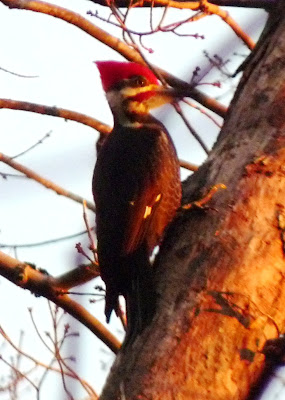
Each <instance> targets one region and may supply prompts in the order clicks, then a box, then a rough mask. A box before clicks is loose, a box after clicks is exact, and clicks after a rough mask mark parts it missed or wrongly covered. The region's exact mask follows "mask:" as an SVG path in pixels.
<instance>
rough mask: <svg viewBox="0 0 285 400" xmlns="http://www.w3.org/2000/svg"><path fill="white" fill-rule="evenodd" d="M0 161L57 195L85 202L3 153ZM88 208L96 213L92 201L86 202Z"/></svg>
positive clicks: (0, 154) (0, 155)
mask: <svg viewBox="0 0 285 400" xmlns="http://www.w3.org/2000/svg"><path fill="white" fill-rule="evenodd" d="M0 161H2V162H3V163H5V164H7V165H9V166H10V167H12V168H14V169H15V170H17V171H19V172H22V173H23V174H25V175H26V176H27V177H28V178H30V179H33V180H34V181H36V182H38V183H40V184H41V185H43V186H45V187H46V188H47V189H51V190H53V191H54V192H55V193H57V194H59V195H61V196H64V197H67V198H69V199H71V200H74V201H76V202H77V203H80V204H82V202H83V200H84V199H83V198H82V197H81V196H79V195H77V194H75V193H72V192H70V191H69V190H66V189H64V188H62V187H61V186H59V185H57V184H55V183H53V182H52V181H50V180H48V179H46V178H43V177H42V176H40V175H39V174H37V173H36V172H34V171H33V170H31V169H29V168H27V167H25V166H24V165H22V164H20V163H18V162H17V161H14V160H12V158H10V157H8V156H6V155H5V154H3V153H0ZM86 206H87V207H88V208H89V209H90V210H92V211H95V206H94V204H93V203H91V202H90V201H86Z"/></svg>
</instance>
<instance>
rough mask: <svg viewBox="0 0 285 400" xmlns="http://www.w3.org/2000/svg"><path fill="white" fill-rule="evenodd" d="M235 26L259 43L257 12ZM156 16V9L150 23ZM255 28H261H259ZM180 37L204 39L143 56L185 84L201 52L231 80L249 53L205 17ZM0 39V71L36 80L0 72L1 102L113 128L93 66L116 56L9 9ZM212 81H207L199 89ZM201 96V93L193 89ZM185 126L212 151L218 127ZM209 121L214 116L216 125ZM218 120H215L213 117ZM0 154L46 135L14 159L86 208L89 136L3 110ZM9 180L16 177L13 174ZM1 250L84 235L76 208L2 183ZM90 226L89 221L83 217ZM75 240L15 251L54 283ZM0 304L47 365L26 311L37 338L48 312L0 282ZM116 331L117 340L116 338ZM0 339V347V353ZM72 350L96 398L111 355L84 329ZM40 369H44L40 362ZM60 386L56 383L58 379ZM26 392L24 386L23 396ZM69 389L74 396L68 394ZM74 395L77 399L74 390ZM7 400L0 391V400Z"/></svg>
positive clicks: (163, 44)
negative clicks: (218, 60) (67, 113)
mask: <svg viewBox="0 0 285 400" xmlns="http://www.w3.org/2000/svg"><path fill="white" fill-rule="evenodd" d="M57 4H59V5H61V6H63V7H64V6H66V7H72V9H73V10H75V11H77V12H79V13H81V14H82V15H84V16H85V17H86V18H88V19H90V20H92V21H94V23H95V24H97V25H99V26H101V27H102V28H103V29H105V30H108V31H109V32H111V33H112V34H115V35H119V31H118V29H117V28H114V27H111V26H109V25H107V24H106V23H104V22H101V21H98V20H96V19H94V18H91V17H89V16H87V15H86V12H87V11H88V10H89V9H91V10H93V11H95V10H96V9H97V10H99V13H100V15H102V16H105V17H107V16H108V11H107V10H105V9H103V8H102V7H99V6H96V5H95V4H93V3H91V2H87V1H83V0H82V1H78V0H77V1H76V0H73V1H71V0H66V1H58V2H57ZM228 11H230V12H231V13H232V15H233V16H234V17H235V18H236V19H237V21H238V22H239V24H240V25H241V26H242V27H243V28H244V29H245V30H246V31H247V32H248V33H249V34H251V35H252V36H253V37H254V38H257V37H258V34H259V33H260V29H261V28H262V21H264V19H265V13H264V12H263V11H261V10H259V11H257V10H251V11H246V12H245V11H243V10H242V9H233V8H231V9H228ZM133 14H134V17H133V22H132V27H133V28H135V29H137V30H149V26H148V24H147V23H146V21H149V10H136V11H134V12H133ZM159 15H161V11H160V10H158V9H157V10H155V17H157V18H158V17H159ZM188 15H189V12H187V11H186V12H185V11H179V10H173V11H172V12H171V13H170V17H171V19H173V20H179V19H180V18H181V19H183V18H186V16H188ZM258 27H259V28H258ZM185 32H188V33H193V34H195V33H199V34H201V35H205V40H199V39H194V38H191V37H183V38H178V37H177V36H174V35H172V34H157V35H155V36H148V37H146V38H145V40H144V43H145V45H146V46H149V47H151V48H152V49H153V50H154V53H153V54H148V55H147V57H148V59H149V61H150V62H152V63H154V64H157V65H158V66H160V67H162V68H164V69H166V70H168V71H169V72H171V73H172V74H175V75H177V76H179V77H181V78H184V79H185V80H190V79H191V75H192V71H193V70H194V69H195V67H196V66H197V65H199V66H200V67H201V68H202V71H204V70H205V71H207V70H208V68H209V63H208V62H207V60H206V59H205V58H202V51H203V50H204V49H207V51H208V52H209V53H210V54H211V55H214V54H219V55H222V56H223V57H225V59H228V58H230V59H231V61H230V62H229V63H228V64H227V69H228V70H229V72H230V73H232V72H234V71H235V69H236V67H237V66H238V65H239V63H240V62H241V61H242V60H243V58H241V57H239V56H234V55H233V54H232V52H233V51H234V50H235V48H236V46H238V45H239V48H238V49H237V51H238V52H239V53H242V54H247V50H246V48H245V46H244V45H242V44H241V43H240V41H239V39H237V38H236V36H235V34H234V33H233V32H232V31H231V29H230V28H229V27H228V26H227V25H226V24H224V23H223V22H222V21H221V20H220V19H219V18H217V17H208V18H205V19H202V20H201V21H199V22H197V23H193V24H191V25H188V26H187V27H186V28H185ZM0 37H1V38H2V43H1V53H0V54H1V57H0V68H4V69H7V70H10V71H14V72H16V73H19V74H25V75H29V76H33V75H36V76H38V77H37V78H25V79H24V78H20V77H17V76H14V75H11V74H8V73H6V72H4V71H2V70H1V69H0V87H1V97H6V98H11V99H18V100H25V101H31V102H35V103H42V104H46V105H50V106H53V105H56V106H59V107H64V108H68V109H71V110H74V111H79V112H83V113H85V114H88V115H91V116H93V117H95V118H98V119H100V120H101V121H103V122H106V123H109V124H112V117H111V113H110V111H109V108H108V106H107V103H106V100H105V98H104V95H103V92H102V89H101V86H100V82H99V75H98V72H97V71H96V68H95V66H94V64H93V61H95V60H104V59H117V60H121V59H122V57H121V56H119V55H118V54H116V53H115V52H114V51H111V50H109V49H107V48H106V46H104V45H103V44H101V43H99V42H97V41H96V40H95V39H94V38H92V37H90V36H89V35H87V34H86V33H85V32H82V31H80V30H79V29H78V28H76V27H74V26H71V25H69V24H67V23H65V22H63V21H60V20H56V19H54V18H52V17H50V16H47V15H41V14H38V13H33V12H27V11H21V10H10V9H8V8H7V7H5V6H3V5H1V4H0ZM214 80H216V78H215V77H214V75H213V74H212V73H211V74H210V75H208V76H207V77H206V78H204V79H203V80H202V81H203V82H205V81H206V82H212V81H214ZM201 88H202V89H203V90H204V89H206V87H205V86H202V87H201ZM207 90H208V91H209V93H211V95H213V96H220V97H221V101H225V102H227V101H228V100H229V95H228V94H227V93H228V91H229V87H228V85H227V84H224V85H223V86H222V88H221V89H218V88H213V87H207ZM158 115H159V116H160V117H161V118H163V117H164V118H165V119H164V122H165V124H166V125H167V127H168V129H169V130H170V133H171V134H172V136H173V139H174V141H175V144H176V146H177V151H178V154H179V157H180V158H182V159H186V160H188V161H190V162H194V163H200V162H202V160H203V159H204V157H205V154H204V152H203V150H201V148H200V147H199V146H198V145H197V143H196V142H195V140H193V138H192V137H191V136H190V135H189V133H188V132H187V131H186V130H185V128H184V127H183V124H182V123H181V121H180V119H179V117H178V116H177V115H175V113H174V112H173V110H172V109H171V108H170V107H168V108H167V112H166V111H165V109H164V110H163V109H162V110H161V111H160V112H159V113H158ZM188 118H189V119H190V121H191V123H192V124H193V126H194V127H195V128H196V129H197V130H198V131H199V133H200V135H201V137H202V138H203V139H204V140H205V141H206V142H207V143H208V145H211V144H212V143H213V142H214V140H215V137H216V135H217V133H218V128H217V127H216V126H215V125H214V124H213V123H212V122H210V121H209V120H208V119H207V118H205V116H203V115H201V114H199V113H198V112H197V111H191V112H190V111H189V113H188ZM216 118H217V117H216ZM217 120H219V121H220V122H221V120H220V119H219V118H217ZM0 124H1V134H0V149H1V150H0V151H1V152H3V153H5V154H7V155H9V156H13V155H15V154H17V153H18V152H21V151H22V150H24V149H26V148H28V147H29V146H31V145H33V144H34V143H35V142H37V140H39V139H40V138H42V137H43V136H44V135H45V134H46V133H47V132H49V131H51V136H50V137H49V138H48V139H46V140H45V141H44V143H43V144H42V145H40V146H38V147H37V148H36V149H35V150H32V151H30V152H28V153H27V154H25V155H24V156H22V157H20V158H19V159H18V161H19V162H21V163H23V164H24V165H25V166H28V167H30V168H32V169H33V170H35V171H36V172H38V173H39V174H41V175H43V176H45V177H46V178H49V179H51V180H53V181H54V182H56V183H57V184H59V185H62V186H63V187H64V188H67V189H69V190H71V191H73V192H75V193H78V194H80V195H81V196H83V197H85V198H86V199H88V200H91V201H92V194H91V178H92V173H93V167H94V163H95V141H96V139H97V134H96V132H95V131H94V130H93V129H91V128H88V127H86V126H83V125H80V124H77V123H75V122H70V121H68V122H66V121H64V120H61V119H58V118H53V117H47V116H42V115H36V114H31V113H25V112H15V111H10V110H1V111H0ZM0 172H14V171H12V170H11V169H10V168H8V167H6V166H5V165H4V164H3V165H2V164H0ZM16 173H17V172H16ZM0 201H1V203H0V204H1V207H0V243H8V244H13V245H17V244H23V243H33V242H38V241H42V240H48V239H52V238H57V237H61V236H65V235H70V234H73V233H77V232H80V231H82V230H84V223H83V220H82V207H81V206H80V205H79V204H77V203H74V202H72V201H71V200H69V199H65V198H63V197H59V196H57V195H56V194H54V193H53V192H51V191H48V190H46V189H44V188H42V187H41V186H40V185H39V184H37V183H35V182H32V181H28V180H25V179H15V178H9V179H8V180H4V179H2V178H1V177H0ZM89 215H90V221H91V224H93V221H94V216H93V214H92V213H89ZM78 241H81V243H82V244H83V245H85V246H86V245H87V243H86V241H85V240H84V238H83V237H80V238H78V239H74V240H69V241H66V242H63V243H61V242H60V243H57V244H52V245H48V246H41V247H33V248H27V249H22V248H21V249H17V256H18V258H19V259H20V260H23V261H29V262H32V263H35V264H36V265H37V267H41V268H45V269H47V270H48V272H49V273H50V274H52V275H57V274H61V273H63V272H64V271H66V270H68V269H70V268H74V267H75V266H76V265H78V263H79V262H82V259H81V260H80V257H79V256H78V255H77V253H76V250H75V248H74V245H75V243H77V242H78ZM4 251H7V253H8V254H11V255H13V256H14V254H15V253H14V250H13V249H12V248H6V249H5V250H4ZM97 284H98V282H97V281H94V282H91V283H90V284H89V285H87V287H84V288H79V290H81V291H83V290H84V291H91V290H92V288H93V286H94V285H97ZM0 301H1V304H7V306H5V307H1V310H0V324H1V325H2V326H3V328H4V329H5V330H6V331H7V333H8V334H9V335H10V336H11V338H12V339H13V340H15V341H16V342H17V340H18V337H19V332H20V331H21V330H23V331H24V332H25V337H24V346H23V348H24V349H25V350H26V351H30V352H32V353H33V354H35V355H36V357H38V358H39V359H40V360H43V361H44V360H49V355H48V353H47V354H46V351H45V349H44V347H43V345H42V344H41V343H40V340H39V339H38V337H37V336H36V334H35V332H34V331H33V328H32V327H31V320H30V318H29V313H28V311H27V308H28V307H32V308H33V313H34V316H35V318H36V320H37V321H38V322H37V324H38V328H39V329H40V330H41V332H45V331H51V323H50V320H49V317H48V311H47V305H46V301H45V300H44V299H39V298H35V297H34V296H33V295H31V294H30V293H29V292H23V291H22V290H20V289H18V288H16V287H15V286H13V285H12V284H10V283H8V282H7V281H5V280H4V279H1V280H0ZM81 301H82V302H83V303H84V304H86V306H87V307H88V309H89V310H90V311H91V312H93V313H94V314H95V315H96V317H98V318H99V319H100V320H101V321H102V322H104V314H103V308H104V305H103V302H100V303H99V304H98V305H96V306H94V304H91V305H90V304H89V299H88V298H81ZM69 323H70V324H71V325H72V330H73V331H76V330H79V329H80V325H79V324H78V323H76V322H75V321H74V320H73V319H69ZM110 329H111V330H112V331H113V332H114V333H115V334H116V335H118V336H121V337H122V332H121V326H120V323H119V322H118V321H116V319H115V317H113V318H112V324H111V326H110ZM118 331H120V332H118ZM1 343H2V340H1V339H0V346H1ZM72 343H74V344H73V346H77V348H75V347H74V348H73V347H72V346H71V347H69V348H68V349H67V354H69V355H70V354H75V356H76V358H77V363H76V365H75V366H76V369H77V370H79V371H80V374H81V375H82V377H83V378H84V379H87V380H88V381H89V383H91V384H92V385H93V386H94V388H95V389H96V390H100V388H101V387H102V384H103V382H104V379H105V376H106V374H107V371H102V368H101V367H102V362H103V363H107V364H108V366H110V363H111V360H112V359H113V356H112V354H111V352H110V351H108V349H106V347H105V346H104V345H103V344H101V343H100V342H99V340H97V338H95V337H94V336H93V335H92V334H91V333H90V332H88V330H87V329H85V328H83V329H81V331H80V339H79V340H78V339H73V340H72ZM0 348H1V350H3V356H4V357H7V358H8V357H9V356H8V354H10V353H9V351H8V346H7V345H4V347H3V346H1V347H0ZM46 362H48V361H46ZM5 371H7V370H6V369H5V368H4V365H3V364H1V363H0V377H1V376H3V374H5V375H6V374H7V372H5ZM58 382H59V381H58ZM0 386H1V381H0ZM27 386H28V385H27V384H23V386H22V387H23V388H26V387H27ZM58 387H59V383H58V384H57V385H56V386H55V385H54V381H53V380H51V381H47V383H46V386H45V389H44V390H43V391H42V393H41V400H45V399H50V398H56V394H58V399H60V398H62V399H64V398H65V396H63V397H61V393H59V389H58ZM72 390H75V388H72ZM74 393H75V392H74ZM74 396H75V398H77V399H78V398H83V396H84V393H82V392H80V393H79V394H74ZM9 398H10V397H9V396H7V395H5V394H2V395H1V392H0V400H6V399H7V400H8V399H9ZM19 398H21V399H23V400H26V399H33V398H36V396H35V391H34V390H33V389H31V388H30V389H29V391H27V390H25V392H24V394H21V396H20V397H19Z"/></svg>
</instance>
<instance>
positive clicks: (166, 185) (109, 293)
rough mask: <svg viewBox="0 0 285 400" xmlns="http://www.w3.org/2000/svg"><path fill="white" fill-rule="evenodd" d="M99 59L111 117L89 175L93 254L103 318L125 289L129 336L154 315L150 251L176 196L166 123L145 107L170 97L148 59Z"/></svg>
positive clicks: (177, 177)
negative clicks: (102, 289) (144, 62)
mask: <svg viewBox="0 0 285 400" xmlns="http://www.w3.org/2000/svg"><path fill="white" fill-rule="evenodd" d="M96 65H97V67H98V69H99V72H100V75H101V80H102V84H103V88H104V90H105V92H106V96H107V100H108V102H109V105H110V108H111V111H112V113H113V116H114V128H113V130H112V132H111V133H110V135H109V136H108V137H107V139H106V141H105V142H104V144H103V146H102V149H101V150H100V152H99V154H98V158H97V163H96V166H95V170H94V176H93V195H94V200H95V203H96V230H97V240H98V243H97V247H98V260H99V265H100V271H101V277H102V279H103V281H104V282H105V284H106V307H105V314H106V319H107V322H109V319H110V315H111V313H112V310H115V311H116V312H118V296H119V295H123V296H124V298H125V300H126V312H127V323H128V328H127V337H128V336H134V335H137V334H138V333H139V332H140V331H142V329H144V327H145V326H146V325H148V323H149V322H150V320H151V318H152V316H153V314H154V309H155V297H156V296H155V291H154V287H153V282H152V278H151V276H152V273H151V264H150V261H149V257H150V255H151V253H152V252H153V249H154V247H155V246H156V245H157V244H159V241H160V239H161V237H162V235H163V232H164V230H165V228H166V227H167V225H168V224H169V223H170V221H171V220H172V219H173V217H174V215H175V213H176V210H177V209H178V207H179V206H180V202H181V183H180V173H179V163H178V159H177V155H176V151H175V148H174V145H173V143H172V140H171V138H170V136H169V134H168V132H167V130H166V129H165V127H164V126H163V124H162V123H160V122H159V121H158V120H156V119H155V118H154V117H153V116H152V115H150V114H149V110H150V109H151V108H155V107H158V106H160V105H162V104H164V103H168V102H170V101H172V100H173V96H171V94H170V93H171V91H170V90H169V89H166V88H164V87H163V86H161V85H159V82H158V80H157V78H156V76H155V75H154V73H153V72H152V71H150V70H149V69H148V68H147V67H145V66H142V65H139V64H136V63H132V62H115V61H110V62H109V61H98V62H96Z"/></svg>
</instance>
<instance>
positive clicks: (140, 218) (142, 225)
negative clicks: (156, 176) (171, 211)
mask: <svg viewBox="0 0 285 400" xmlns="http://www.w3.org/2000/svg"><path fill="white" fill-rule="evenodd" d="M161 199H162V195H161V193H160V192H159V190H158V189H157V188H153V187H151V186H149V187H148V188H147V189H146V190H145V191H144V193H141V194H139V195H138V196H137V199H134V200H132V201H130V202H129V204H130V206H129V214H128V226H127V229H126V232H125V241H124V244H123V249H122V251H123V255H127V254H130V253H132V252H134V251H135V250H136V249H137V248H138V247H139V246H140V244H141V243H142V242H143V240H144V239H145V237H146V236H147V232H148V230H149V226H150V224H151V221H152V219H153V217H154V215H155V213H156V210H157V208H158V206H159V204H160V201H161Z"/></svg>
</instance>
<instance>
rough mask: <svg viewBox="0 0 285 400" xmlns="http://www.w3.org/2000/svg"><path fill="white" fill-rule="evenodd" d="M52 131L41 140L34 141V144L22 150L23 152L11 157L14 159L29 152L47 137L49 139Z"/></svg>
mask: <svg viewBox="0 0 285 400" xmlns="http://www.w3.org/2000/svg"><path fill="white" fill-rule="evenodd" d="M51 132H52V131H49V132H48V133H46V134H45V135H44V136H43V137H42V138H41V139H40V140H38V141H37V142H36V143H34V144H33V145H32V146H30V147H28V148H27V149H26V150H23V151H21V153H18V154H16V155H15V156H12V157H11V158H12V159H13V160H14V159H15V158H18V157H21V156H23V155H24V154H26V153H28V152H29V151H30V150H32V149H34V148H35V147H37V146H38V145H39V144H42V143H43V142H44V140H45V139H47V138H48V137H50V134H51Z"/></svg>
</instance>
